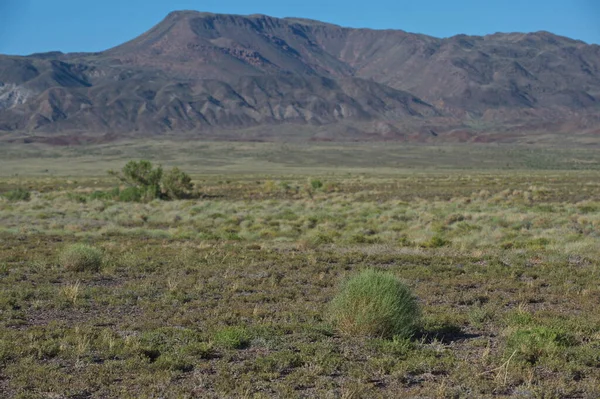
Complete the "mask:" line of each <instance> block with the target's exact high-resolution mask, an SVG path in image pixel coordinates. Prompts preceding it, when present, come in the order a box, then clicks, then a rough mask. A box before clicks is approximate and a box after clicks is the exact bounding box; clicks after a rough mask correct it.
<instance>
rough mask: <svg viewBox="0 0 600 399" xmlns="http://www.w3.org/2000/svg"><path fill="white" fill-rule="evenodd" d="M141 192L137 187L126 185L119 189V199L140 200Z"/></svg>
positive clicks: (124, 200) (127, 200) (126, 200)
mask: <svg viewBox="0 0 600 399" xmlns="http://www.w3.org/2000/svg"><path fill="white" fill-rule="evenodd" d="M142 197H143V193H142V190H140V189H139V188H138V187H127V188H125V189H123V190H120V191H119V195H118V198H119V201H123V202H140V201H141V200H142Z"/></svg>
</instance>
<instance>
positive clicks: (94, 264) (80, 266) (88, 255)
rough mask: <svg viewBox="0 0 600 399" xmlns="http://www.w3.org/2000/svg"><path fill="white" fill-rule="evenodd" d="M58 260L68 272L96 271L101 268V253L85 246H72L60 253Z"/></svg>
mask: <svg viewBox="0 0 600 399" xmlns="http://www.w3.org/2000/svg"><path fill="white" fill-rule="evenodd" d="M59 259H60V264H61V265H63V266H64V268H65V269H67V270H70V271H74V272H83V271H98V270H100V267H101V266H102V251H100V250H99V249H97V248H94V247H91V246H89V245H86V244H73V245H70V246H68V247H66V248H65V249H64V250H63V251H62V252H61V253H60V257H59Z"/></svg>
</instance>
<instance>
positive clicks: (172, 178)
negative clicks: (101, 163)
mask: <svg viewBox="0 0 600 399" xmlns="http://www.w3.org/2000/svg"><path fill="white" fill-rule="evenodd" d="M108 174H109V175H111V176H115V177H116V178H117V179H119V180H120V181H121V183H124V184H125V185H126V186H127V188H126V189H125V190H122V191H119V190H118V189H117V190H116V192H114V191H113V193H114V194H116V196H117V197H118V199H119V200H120V201H125V202H141V201H146V202H148V201H152V200H154V199H157V198H161V199H183V198H189V197H191V196H192V190H193V188H194V184H193V183H192V179H191V178H190V176H189V175H188V174H187V173H185V172H183V171H181V170H179V168H173V169H171V170H170V171H168V172H167V173H166V174H165V173H163V169H162V166H157V167H156V168H155V167H154V166H152V163H151V162H150V161H146V160H141V161H129V162H127V164H126V165H125V166H124V167H123V169H122V170H121V171H120V172H115V171H112V170H111V171H109V172H108Z"/></svg>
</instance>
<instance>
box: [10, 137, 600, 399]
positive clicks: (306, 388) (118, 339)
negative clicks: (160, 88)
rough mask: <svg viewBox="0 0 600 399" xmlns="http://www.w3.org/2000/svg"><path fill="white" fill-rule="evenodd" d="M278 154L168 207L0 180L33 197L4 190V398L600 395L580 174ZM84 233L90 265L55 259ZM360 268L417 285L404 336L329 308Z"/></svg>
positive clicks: (589, 187)
mask: <svg viewBox="0 0 600 399" xmlns="http://www.w3.org/2000/svg"><path fill="white" fill-rule="evenodd" d="M228 145H229V144H228ZM249 146H250V145H249ZM27 148H32V147H27ZM369 148H371V147H369ZM0 151H2V149H0ZM57 151H59V150H57ZM60 151H65V150H64V149H60ZM74 151H83V148H80V149H76V150H74ZM90 151H92V150H90ZM178 151H179V150H178ZM313 151H318V150H317V149H315V150H313ZM332 151H334V153H335V150H332ZM365 151H366V150H365ZM407 151H408V150H407ZM418 151H423V153H426V151H428V150H427V149H426V148H424V149H419V150H418ZM477 151H481V152H479V153H478V152H476V155H475V157H477V156H478V155H477V154H482V153H483V152H484V151H487V150H481V149H478V150H477ZM270 154H271V155H269V156H271V157H273V159H275V158H277V156H279V155H278V153H277V152H274V153H270ZM130 155H132V154H127V159H130V158H132V157H130ZM238 155H239V154H238ZM301 155H302V157H305V156H309V154H308V153H307V152H305V153H302V154H301ZM443 155H444V154H442V155H441V156H443ZM291 156H295V154H292V155H290V157H291ZM502 156H505V155H502ZM490 158H493V157H492V156H490ZM206 159H210V157H208V158H206ZM206 159H204V158H203V162H204V161H206ZM213 159H214V158H213ZM281 159H285V160H286V161H287V158H285V157H283V156H282V158H281ZM302 159H304V158H302ZM544 159H546V158H544ZM0 160H2V161H0V162H5V161H6V160H5V159H4V158H1V157H0ZM155 162H158V161H155ZM206 162H208V161H206ZM298 162H300V161H298ZM349 162H350V161H349ZM352 162H358V161H357V158H356V157H353V159H352ZM440 162H441V161H440ZM544 162H547V163H545V164H544V165H546V166H548V165H550V163H551V162H558V161H557V160H554V159H550V158H548V159H547V160H545V161H544ZM86 165H87V164H86ZM552 165H556V163H553V164H552ZM69 166H70V167H71V169H72V165H71V164H69ZM104 166H106V165H104ZM209 166H210V165H209ZM180 167H182V169H184V167H183V166H182V165H180ZM190 167H192V164H191V163H190ZM204 167H205V165H203V166H202V168H204ZM214 167H215V169H213V170H212V172H216V171H217V169H218V167H217V166H214ZM261 167H262V166H261ZM577 168H578V167H574V169H577ZM97 169H98V170H106V169H108V167H106V168H104V169H102V168H100V167H98V168H97ZM185 169H186V170H188V167H187V166H185ZM280 169H281V168H279V165H278V166H277V172H278V173H280V174H275V173H274V172H272V171H270V172H265V171H264V170H262V169H259V171H260V173H254V174H243V175H236V174H233V173H228V174H226V175H223V173H221V174H214V175H213V174H209V173H207V174H203V175H194V181H195V182H198V184H201V186H202V193H203V196H202V197H196V196H192V198H189V199H185V200H180V201H150V202H143V201H142V202H135V201H134V202H123V201H121V200H120V199H119V196H120V194H121V192H122V191H125V190H126V188H125V189H122V190H121V189H119V190H115V189H113V188H112V187H113V185H114V180H113V179H111V178H109V177H106V176H104V177H85V176H76V177H68V178H67V177H64V178H63V177H56V176H46V175H44V176H42V177H23V176H18V177H6V178H3V179H1V180H0V190H1V191H2V192H6V191H9V190H13V189H15V188H16V187H27V189H28V190H30V191H31V192H32V193H35V195H32V197H31V199H30V201H28V202H25V201H17V202H9V201H6V200H2V201H0V219H1V220H2V223H0V241H1V243H2V245H0V397H22V398H25V397H27V398H37V397H46V396H56V397H91V398H104V397H157V396H164V397H184V398H185V397H208V398H211V397H213V398H219V397H286V398H287V397H328V396H331V397H343V396H344V395H346V396H347V397H352V396H353V395H354V397H399V396H400V397H452V398H456V397H459V398H460V397H482V398H496V397H497V398H503V397H516V396H522V397H583V398H596V397H600V391H599V388H598V384H597V381H598V380H600V371H599V370H600V356H599V355H598V354H599V353H600V351H599V348H600V327H599V326H600V314H599V313H598V312H597V308H598V301H597V298H598V297H599V296H600V291H599V287H598V284H597V280H598V279H597V276H598V275H599V273H600V252H599V251H600V247H599V246H598V233H597V232H598V231H599V230H600V214H599V213H598V212H597V209H600V204H599V203H598V201H597V198H599V197H600V176H599V175H598V172H597V171H594V170H588V171H579V170H578V171H577V172H576V173H573V172H572V171H571V170H564V171H561V170H554V171H545V172H544V173H539V172H538V171H535V170H520V171H509V172H504V171H500V170H494V171H477V172H474V171H472V170H471V171H465V170H461V171H451V170H447V169H441V170H436V171H428V172H423V171H419V172H416V171H410V170H403V171H391V170H390V169H386V168H382V169H374V170H373V171H372V172H371V173H370V174H365V175H361V174H358V172H357V171H356V170H352V174H348V173H346V170H344V172H343V173H342V172H339V171H337V172H336V171H333V172H332V171H330V172H328V171H327V170H318V171H315V170H312V169H311V170H308V171H303V170H300V169H298V170H296V172H295V173H291V172H290V173H288V174H286V175H281V170H280ZM5 170H6V169H4V168H2V169H1V171H2V172H3V171H5ZM363 171H364V169H363ZM334 172H335V173H334ZM165 175H166V174H165ZM309 176H310V177H309ZM313 179H319V180H321V181H322V182H324V183H323V187H322V188H320V189H317V190H315V189H313V187H312V185H311V184H310V181H311V180H313ZM267 182H272V183H269V184H267ZM267 186H269V187H271V189H270V190H266V189H265V187H267ZM307 186H310V189H311V192H312V196H313V197H312V198H310V197H309V196H307V194H306V191H305V188H306V187H307ZM328 187H330V188H331V189H329V188H328ZM81 243H86V245H88V246H90V247H92V248H97V249H101V262H100V263H97V262H96V263H95V264H96V265H98V264H100V265H101V267H99V268H96V267H93V268H91V269H87V268H84V269H86V270H90V271H89V272H85V271H84V272H74V271H73V269H71V268H69V269H67V268H66V266H65V264H64V263H63V261H62V259H61V258H62V256H61V255H63V254H64V253H66V250H67V248H70V247H71V245H73V244H75V245H79V244H81ZM94 252H96V251H94ZM96 253H97V252H96ZM79 264H80V263H79ZM366 269H371V270H375V271H376V274H383V275H386V276H388V277H389V278H392V279H393V280H394V281H397V280H396V279H399V280H400V281H403V282H405V284H406V285H407V286H408V287H410V291H411V292H412V294H413V295H414V297H415V298H418V305H419V308H420V315H421V317H420V319H419V323H418V324H417V328H416V331H415V330H413V331H415V334H414V336H413V337H412V339H407V338H404V337H403V336H401V335H396V336H395V337H394V336H393V334H394V333H387V332H386V333H381V332H379V333H375V334H374V335H375V336H374V337H371V336H369V335H370V334H371V333H370V332H368V331H367V332H362V331H361V332H359V333H357V332H347V331H346V330H344V329H343V328H340V325H339V324H337V323H332V318H331V315H332V314H334V313H330V312H331V311H332V309H333V308H331V307H330V306H331V304H332V303H333V302H334V298H336V297H337V296H338V295H339V294H340V293H341V292H342V291H340V290H341V288H342V287H343V285H340V283H341V282H343V281H348V280H347V279H351V278H353V277H357V276H359V275H361V272H362V271H364V270H366ZM391 276H393V277H391ZM367 286H368V284H367ZM384 292H385V291H382V290H378V291H377V293H376V295H375V297H376V298H379V297H381V296H382V295H383V293H384ZM333 319H335V318H333ZM408 335H410V334H408ZM382 336H383V338H382Z"/></svg>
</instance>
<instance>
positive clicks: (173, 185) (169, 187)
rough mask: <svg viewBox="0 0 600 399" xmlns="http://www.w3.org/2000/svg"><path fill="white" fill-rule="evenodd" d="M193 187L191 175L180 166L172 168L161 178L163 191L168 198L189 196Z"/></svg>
mask: <svg viewBox="0 0 600 399" xmlns="http://www.w3.org/2000/svg"><path fill="white" fill-rule="evenodd" d="M193 189H194V184H193V183H192V179H191V177H190V176H189V175H188V174H187V173H185V172H183V171H181V170H179V168H173V169H171V170H170V171H168V172H167V173H166V174H165V175H164V176H163V177H162V179H161V192H162V195H163V196H164V197H166V198H167V199H171V200H175V199H183V198H189V197H190V196H191V195H192V190H193Z"/></svg>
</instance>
